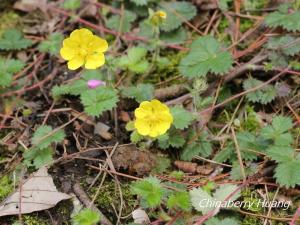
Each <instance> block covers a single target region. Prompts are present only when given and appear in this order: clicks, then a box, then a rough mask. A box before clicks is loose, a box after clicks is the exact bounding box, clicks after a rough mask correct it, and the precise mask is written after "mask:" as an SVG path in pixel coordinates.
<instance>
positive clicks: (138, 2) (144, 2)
mask: <svg viewBox="0 0 300 225" xmlns="http://www.w3.org/2000/svg"><path fill="white" fill-rule="evenodd" d="M130 1H131V2H133V3H134V4H136V5H138V6H143V5H147V0H130Z"/></svg>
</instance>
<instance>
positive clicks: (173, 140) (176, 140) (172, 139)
mask: <svg viewBox="0 0 300 225" xmlns="http://www.w3.org/2000/svg"><path fill="white" fill-rule="evenodd" d="M184 143H185V139H184V137H183V136H182V134H181V133H180V132H178V130H176V129H172V128H171V129H170V130H169V131H168V133H167V134H164V135H161V136H159V137H158V145H159V147H160V148H162V149H167V148H169V147H170V146H172V147H174V148H179V147H182V146H183V145H184Z"/></svg>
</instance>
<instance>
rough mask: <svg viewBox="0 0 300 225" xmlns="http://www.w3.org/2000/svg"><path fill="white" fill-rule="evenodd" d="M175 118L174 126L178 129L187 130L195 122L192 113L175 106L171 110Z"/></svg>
mask: <svg viewBox="0 0 300 225" xmlns="http://www.w3.org/2000/svg"><path fill="white" fill-rule="evenodd" d="M170 111H171V114H172V116H173V125H174V126H175V128H177V129H181V130H183V129H185V128H187V127H188V126H189V125H190V124H191V122H192V121H193V120H194V116H193V114H192V113H191V112H189V111H187V110H185V109H184V108H183V107H182V106H174V107H172V108H171V109H170Z"/></svg>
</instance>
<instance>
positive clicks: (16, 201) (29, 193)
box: [0, 167, 71, 217]
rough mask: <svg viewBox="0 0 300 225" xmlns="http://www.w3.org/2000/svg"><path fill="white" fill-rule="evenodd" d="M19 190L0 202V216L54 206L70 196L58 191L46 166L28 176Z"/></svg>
mask: <svg viewBox="0 0 300 225" xmlns="http://www.w3.org/2000/svg"><path fill="white" fill-rule="evenodd" d="M21 195H22V196H21V198H20V190H19V189H18V190H17V191H16V192H15V193H13V194H12V195H11V196H9V197H8V198H7V199H6V200H4V201H3V202H2V203H1V204H0V217H1V216H8V215H17V214H19V213H21V214H26V213H32V212H35V211H41V210H45V209H49V208H52V207H54V206H55V205H56V204H57V203H59V202H60V201H62V200H65V199H69V198H71V196H69V195H67V194H64V193H62V192H58V191H57V189H56V187H55V185H54V182H53V179H52V177H51V176H50V175H49V174H48V172H47V168H45V167H43V168H41V169H39V170H38V171H37V172H36V173H34V174H33V175H32V176H31V177H30V178H28V179H27V180H26V181H25V182H24V183H23V185H22V188H21Z"/></svg>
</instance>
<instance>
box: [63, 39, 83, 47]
mask: <svg viewBox="0 0 300 225" xmlns="http://www.w3.org/2000/svg"><path fill="white" fill-rule="evenodd" d="M79 44H80V42H79V41H76V40H74V39H71V38H66V39H65V40H64V41H63V46H64V47H68V48H78V47H79Z"/></svg>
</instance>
